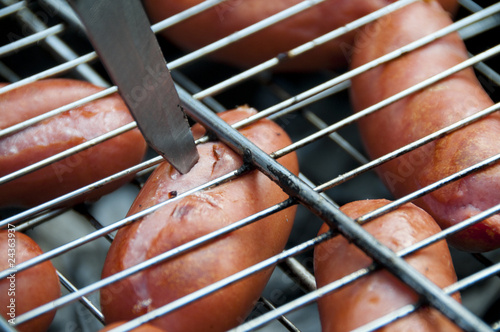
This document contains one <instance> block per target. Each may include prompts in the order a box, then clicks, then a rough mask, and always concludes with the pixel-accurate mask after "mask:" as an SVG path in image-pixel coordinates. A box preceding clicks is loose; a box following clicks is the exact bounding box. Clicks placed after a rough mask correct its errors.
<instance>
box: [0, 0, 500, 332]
mask: <svg viewBox="0 0 500 332" xmlns="http://www.w3.org/2000/svg"><path fill="white" fill-rule="evenodd" d="M461 2H462V3H464V2H469V1H461ZM489 21H493V20H492V19H489ZM473 28H474V29H477V26H474V27H473ZM489 28H491V25H489V27H488V29H489ZM474 29H472V28H471V29H463V30H460V31H461V33H462V31H465V35H471V36H475V35H476V33H471V32H470V31H474ZM481 31H482V30H481ZM481 66H483V64H481V63H479V64H478V65H476V67H477V68H478V69H479V70H480V71H482V72H485V73H488V72H489V73H490V74H493V75H492V77H494V76H495V74H496V72H495V71H494V70H491V68H487V67H486V68H484V67H483V68H481ZM496 75H498V74H496ZM493 80H494V81H495V79H493ZM345 82H346V84H348V81H345ZM237 83H239V82H237ZM497 84H498V81H497ZM232 86H233V85H229V86H228V87H232ZM224 89H226V88H224ZM1 91H2V90H1V89H0V93H1ZM195 95H196V93H195ZM317 96H318V95H315V97H316V98H317ZM320 99H321V98H317V99H316V100H315V101H317V100H320ZM306 100H307V101H309V103H312V102H314V101H312V99H305V100H304V103H303V104H300V103H298V104H294V105H292V106H291V107H289V108H288V109H287V108H284V110H289V111H290V112H291V111H295V110H298V109H299V108H300V107H299V106H298V105H301V106H302V107H303V106H304V105H307V102H305V101H306ZM496 106H497V105H495V106H494V107H496ZM292 109H293V110H292ZM284 114H287V113H286V112H283V111H279V110H278V111H273V112H272V114H271V115H270V116H269V117H270V118H279V117H280V116H282V115H284ZM304 114H305V116H306V117H308V116H309V115H312V123H317V125H318V126H319V127H323V126H324V124H321V119H315V118H314V117H315V115H314V114H313V113H307V112H305V113H304ZM258 116H259V117H265V115H261V114H259V115H258ZM317 120H319V121H317ZM247 121H248V123H250V122H252V121H256V119H252V120H247ZM244 124H245V123H243V124H242V125H244ZM464 125H466V124H464ZM0 133H1V131H0ZM333 133H335V131H333ZM325 135H326V134H325ZM325 135H323V136H325ZM0 136H1V135H0ZM310 139H311V138H310ZM312 141H313V140H312V139H311V140H310V141H308V143H306V144H310V143H311V142H312ZM413 148H416V145H415V146H414V145H412V146H411V148H410V147H405V149H407V151H410V150H412V149H413ZM296 149H298V148H296ZM284 152H285V151H282V152H281V153H284ZM399 152H401V153H403V152H402V151H399ZM395 154H397V153H395ZM278 155H279V153H278ZM274 156H276V155H274ZM384 157H387V156H384ZM384 157H382V158H384ZM393 157H394V158H395V155H394V156H390V157H387V158H388V159H386V160H390V159H392V158H393ZM495 158H496V157H495ZM495 160H496V159H493V161H490V163H493V162H494V161H495ZM382 162H383V161H382V160H377V161H375V163H374V164H372V165H371V166H373V167H366V169H364V170H363V168H360V169H357V171H354V173H352V177H350V178H353V177H355V176H356V175H359V174H361V173H362V172H365V171H367V170H369V169H372V168H374V167H376V166H374V165H379V164H381V163H382ZM153 164H154V163H153ZM363 166H365V165H363ZM363 166H362V167H363ZM483 166H487V165H483ZM475 167H477V165H476V166H475ZM346 174H350V173H346ZM344 175H345V174H344ZM460 176H463V175H457V178H458V177H460ZM342 177H343V176H339V177H337V178H336V179H334V180H332V181H329V182H328V185H327V184H323V185H321V186H319V187H316V188H314V189H313V190H314V191H316V192H318V193H321V192H323V191H324V190H327V189H328V188H332V187H333V186H336V185H338V184H340V183H343V182H345V181H347V178H342ZM111 178H112V177H111ZM309 186H310V185H309ZM86 190H91V189H90V187H88V188H87V189H86ZM405 199H406V200H411V199H410V198H405ZM54 201H55V202H57V201H59V199H56V200H54ZM54 201H53V203H54ZM290 203H293V202H292V201H290ZM395 204H396V205H397V206H399V205H400V204H403V201H398V202H397V203H395ZM49 206H50V204H49ZM35 210H36V209H35ZM43 210H44V209H41V210H39V211H43ZM32 213H33V211H32ZM381 213H382V212H381ZM497 213H498V211H497ZM375 215H377V214H375ZM371 218H373V216H372V217H370V216H368V218H366V219H363V218H362V219H360V220H358V221H359V222H366V221H368V220H371ZM250 219H252V220H253V219H254V217H252V218H250ZM475 222H478V221H476V220H474V221H468V222H467V221H466V222H465V223H460V224H459V226H458V228H456V229H455V231H458V230H459V229H463V228H465V227H468V226H469V225H471V224H473V223H475ZM28 225H30V223H26V224H23V225H22V226H19V227H20V229H22V227H25V228H26V227H29V226H28ZM96 228H99V227H98V226H96ZM118 228H119V227H118ZM452 231H453V229H452ZM449 233H450V230H449V229H447V230H446V231H445V232H443V233H442V234H441V238H444V236H446V235H447V234H449ZM102 236H103V235H102V233H99V235H97V233H96V234H94V233H93V234H92V237H94V239H97V238H98V237H102ZM90 241H92V240H89V241H88V242H90ZM88 242H87V243H88ZM81 244H83V243H80V244H79V245H81ZM74 247H76V246H74ZM74 247H73V248H74ZM66 249H67V251H69V250H71V249H72V248H69V247H68V248H66ZM187 250H189V249H187ZM65 252H66V251H65ZM62 253H64V252H62V251H61V252H58V253H57V254H56V255H55V256H57V255H59V254H62ZM55 256H53V257H55ZM173 256H175V254H173ZM47 259H49V258H47ZM294 260H295V259H294V257H293V256H290V257H288V258H286V259H285V260H284V261H283V262H280V264H279V265H280V267H281V266H285V265H287V264H288V263H290V262H293V261H294ZM295 262H296V261H295ZM296 263H298V262H296ZM33 264H36V262H35V263H33V262H32V263H31V265H33ZM291 266H294V263H291ZM295 267H296V269H295V270H294V272H292V274H293V275H300V273H301V272H300V271H301V268H300V267H301V265H300V263H298V264H297V265H295ZM303 272H306V273H305V280H309V283H308V282H307V281H306V284H309V286H306V287H304V289H306V291H307V289H308V288H309V289H310V290H312V288H311V287H312V284H311V279H310V278H311V277H312V275H310V274H308V273H307V271H303ZM367 273H368V272H367ZM361 274H363V273H361ZM243 277H245V276H243ZM470 280H471V282H477V281H476V280H474V281H472V280H473V279H470ZM298 283H300V281H298ZM471 284H472V283H471ZM340 287H341V286H340ZM216 290H217V289H215V290H214V291H216ZM76 292H77V295H75V298H74V301H77V300H78V299H79V297H81V296H84V295H82V294H83V293H82V292H81V291H80V290H77V291H76ZM445 293H448V294H449V292H445ZM87 294H88V293H87ZM300 307H303V305H301V306H299V308H300ZM276 310H280V308H277V309H276ZM293 310H295V309H293ZM271 313H272V314H275V311H274V309H273V310H272V311H271ZM35 315H36V313H35ZM259 321H260V320H259ZM249 324H252V322H249ZM497 325H500V324H497ZM497 327H498V326H496V325H494V326H493V328H494V329H495V328H497Z"/></svg>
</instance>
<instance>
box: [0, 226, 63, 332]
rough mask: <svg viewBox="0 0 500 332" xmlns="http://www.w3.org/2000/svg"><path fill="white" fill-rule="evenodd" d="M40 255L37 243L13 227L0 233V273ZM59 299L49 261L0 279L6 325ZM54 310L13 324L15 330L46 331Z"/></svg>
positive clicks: (53, 270) (0, 302)
mask: <svg viewBox="0 0 500 332" xmlns="http://www.w3.org/2000/svg"><path fill="white" fill-rule="evenodd" d="M40 254H42V250H41V249H40V247H39V246H38V244H37V243H36V242H35V241H33V240H32V239H31V238H30V237H29V236H27V235H25V234H23V233H20V232H16V231H15V229H14V228H8V230H2V231H0V270H1V271H3V270H7V269H12V268H15V265H18V264H20V263H22V262H25V261H27V260H29V259H32V258H34V257H36V256H38V255H40ZM60 296H61V287H60V286H59V277H58V276H57V273H56V270H55V268H54V266H53V265H52V263H51V262H50V261H46V262H43V263H41V264H38V265H35V266H33V267H30V268H29V269H27V270H24V271H21V272H13V273H12V274H10V275H9V276H8V277H7V278H6V279H2V280H0V305H1V306H2V312H1V315H2V316H3V317H4V318H5V319H6V320H7V321H8V322H9V323H11V322H14V323H16V320H15V318H16V317H17V316H20V315H21V314H23V313H25V312H28V311H30V310H32V309H35V308H37V307H39V306H41V305H43V304H45V303H48V302H50V301H53V300H55V299H57V298H59V297H60ZM54 315H55V311H50V312H48V313H46V314H43V315H41V316H38V317H36V318H34V319H32V320H29V321H27V322H25V323H23V324H20V325H17V324H16V325H15V327H16V329H18V331H22V332H41V331H47V330H48V328H49V326H50V324H51V323H52V320H53V318H54Z"/></svg>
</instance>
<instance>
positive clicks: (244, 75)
mask: <svg viewBox="0 0 500 332" xmlns="http://www.w3.org/2000/svg"><path fill="white" fill-rule="evenodd" d="M415 1H418V0H400V1H396V2H394V3H392V4H390V5H387V6H385V7H384V8H382V9H379V10H377V11H375V12H373V13H370V14H368V15H366V16H363V17H361V18H359V19H357V20H355V21H352V22H350V23H348V24H346V25H345V26H343V27H340V28H338V29H335V30H333V31H332V32H329V33H327V34H325V35H323V36H321V37H318V38H316V39H314V40H311V41H309V42H307V43H306V44H303V45H300V46H298V47H296V48H294V49H292V50H290V51H288V52H287V56H286V57H287V58H293V57H296V56H298V55H300V54H303V53H305V52H307V51H310V50H311V49H313V48H315V47H317V46H319V45H322V44H324V43H326V42H328V41H331V40H333V39H335V38H338V37H340V36H342V35H344V34H346V33H348V32H351V31H353V30H355V29H357V28H359V27H362V26H363V25H366V24H368V23H370V22H373V21H375V20H376V19H378V18H380V17H382V16H384V15H387V14H388V13H390V12H393V11H395V10H397V9H399V8H402V7H404V6H407V5H409V4H410V3H413V2H415ZM282 58H283V57H282V56H281V55H280V56H278V55H277V56H276V57H274V58H272V59H269V60H268V61H266V62H264V63H261V64H259V65H257V66H254V67H252V68H250V69H248V70H245V71H243V72H241V73H239V74H237V75H235V76H233V77H231V78H229V79H227V80H225V81H222V82H220V83H218V84H216V85H214V86H212V87H210V88H208V89H205V90H203V91H200V92H198V93H197V94H195V95H194V96H193V98H195V99H203V98H206V97H208V96H213V95H215V94H217V93H220V92H222V91H224V90H226V89H228V88H229V87H231V86H234V85H236V84H238V83H241V82H242V81H244V80H247V79H249V78H251V77H253V76H255V75H257V74H259V73H262V72H264V71H265V70H269V69H271V68H273V67H275V66H277V65H278V64H279V63H280V62H281V61H282V60H281V59H282ZM179 60H180V59H179ZM172 65H173V66H175V65H176V63H175V61H173V64H172Z"/></svg>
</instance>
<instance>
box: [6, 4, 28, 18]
mask: <svg viewBox="0 0 500 332" xmlns="http://www.w3.org/2000/svg"><path fill="white" fill-rule="evenodd" d="M25 6H26V3H25V2H24V1H19V2H16V3H13V4H11V5H7V6H5V7H3V8H1V9H0V18H3V17H6V16H9V15H11V14H13V13H15V12H17V11H19V10H21V9H22V8H24V7H25Z"/></svg>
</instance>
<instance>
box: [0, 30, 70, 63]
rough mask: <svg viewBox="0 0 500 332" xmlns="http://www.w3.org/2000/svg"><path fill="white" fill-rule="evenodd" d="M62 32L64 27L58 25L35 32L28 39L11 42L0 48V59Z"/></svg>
mask: <svg viewBox="0 0 500 332" xmlns="http://www.w3.org/2000/svg"><path fill="white" fill-rule="evenodd" d="M63 31H64V25H63V24H58V25H54V26H53V27H50V28H47V29H45V30H42V31H39V32H36V33H34V34H32V35H30V36H28V37H24V38H22V39H19V40H16V41H13V42H11V43H10V44H7V45H4V46H1V47H0V57H1V56H6V55H8V54H11V53H13V52H15V51H18V50H20V49H22V48H24V47H28V46H30V45H33V44H35V43H37V42H39V41H42V40H44V39H46V38H47V37H49V36H53V35H56V34H58V33H61V32H63Z"/></svg>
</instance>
